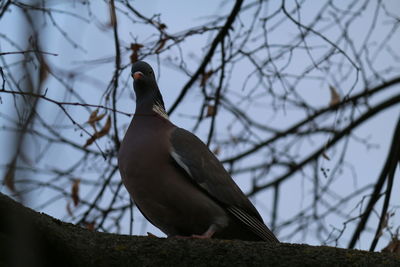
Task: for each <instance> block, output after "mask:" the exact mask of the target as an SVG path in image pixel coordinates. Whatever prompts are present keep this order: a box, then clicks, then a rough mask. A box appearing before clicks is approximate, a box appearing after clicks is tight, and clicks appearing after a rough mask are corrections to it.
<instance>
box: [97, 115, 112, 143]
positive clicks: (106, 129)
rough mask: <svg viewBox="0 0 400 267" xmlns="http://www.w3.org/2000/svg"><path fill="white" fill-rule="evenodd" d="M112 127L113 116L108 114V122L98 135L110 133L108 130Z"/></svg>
mask: <svg viewBox="0 0 400 267" xmlns="http://www.w3.org/2000/svg"><path fill="white" fill-rule="evenodd" d="M110 129H111V116H108V117H107V121H106V124H104V127H103V129H101V130H100V132H99V137H98V138H100V137H103V136H105V135H106V134H108V132H109V131H110Z"/></svg>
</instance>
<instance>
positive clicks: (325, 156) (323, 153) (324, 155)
mask: <svg viewBox="0 0 400 267" xmlns="http://www.w3.org/2000/svg"><path fill="white" fill-rule="evenodd" d="M321 155H322V157H323V158H324V159H326V160H331V158H330V157H328V155H327V154H326V153H325V152H322V154H321Z"/></svg>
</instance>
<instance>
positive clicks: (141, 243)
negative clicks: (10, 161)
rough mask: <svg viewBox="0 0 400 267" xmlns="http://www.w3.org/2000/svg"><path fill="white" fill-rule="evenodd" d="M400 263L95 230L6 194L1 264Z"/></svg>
mask: <svg viewBox="0 0 400 267" xmlns="http://www.w3.org/2000/svg"><path fill="white" fill-rule="evenodd" d="M189 265H192V266H400V257H398V256H396V255H393V254H386V253H378V252H367V251H359V250H347V249H339V248H333V247H324V246H320V247H314V246H308V245H299V244H279V245H270V244H266V243H263V242H243V241H228V240H177V239H162V238H160V239H159V238H154V237H140V236H126V235H116V234H107V233H99V232H91V231H88V230H86V229H83V228H81V227H78V226H75V225H73V224H69V223H64V222H61V221H59V220H57V219H54V218H52V217H50V216H48V215H45V214H41V213H38V212H35V211H33V210H31V209H28V208H26V207H24V206H22V205H21V204H19V203H17V202H15V201H13V200H12V199H10V198H9V197H7V196H5V195H2V194H0V266H189Z"/></svg>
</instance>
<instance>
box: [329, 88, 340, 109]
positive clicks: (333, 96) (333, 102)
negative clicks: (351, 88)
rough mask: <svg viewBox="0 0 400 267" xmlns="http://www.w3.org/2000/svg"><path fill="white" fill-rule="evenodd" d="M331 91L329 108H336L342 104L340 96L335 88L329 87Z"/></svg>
mask: <svg viewBox="0 0 400 267" xmlns="http://www.w3.org/2000/svg"><path fill="white" fill-rule="evenodd" d="M329 90H330V91H331V102H329V106H331V107H332V106H334V105H336V104H338V103H340V95H339V93H338V92H337V90H336V88H335V87H333V86H331V85H330V86H329Z"/></svg>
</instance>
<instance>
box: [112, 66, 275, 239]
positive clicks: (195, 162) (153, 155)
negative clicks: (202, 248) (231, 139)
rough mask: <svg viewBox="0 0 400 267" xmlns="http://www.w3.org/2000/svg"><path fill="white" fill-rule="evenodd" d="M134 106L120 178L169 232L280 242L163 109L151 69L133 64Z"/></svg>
mask: <svg viewBox="0 0 400 267" xmlns="http://www.w3.org/2000/svg"><path fill="white" fill-rule="evenodd" d="M132 77H133V79H134V83H133V86H134V90H135V94H136V111H135V115H134V117H133V119H132V122H131V124H130V126H129V128H128V131H127V132H126V135H125V137H124V140H123V141H122V143H121V148H120V150H119V154H118V165H119V170H120V173H121V177H122V181H123V183H124V185H125V187H126V189H127V190H128V192H129V194H130V195H131V197H132V199H133V200H134V202H135V204H136V205H137V207H138V208H139V209H140V211H141V212H142V213H143V215H144V216H145V217H146V218H147V219H148V220H149V221H150V222H151V223H152V224H153V225H155V226H156V227H158V228H159V229H160V230H161V231H163V232H164V233H165V234H166V235H167V236H168V237H188V238H211V237H213V238H221V239H240V240H248V241H268V242H274V243H277V242H279V241H278V239H277V238H276V237H275V235H274V234H273V233H272V232H271V231H270V230H269V229H268V227H267V226H266V225H265V224H264V222H263V220H262V218H261V216H260V214H259V213H258V211H257V210H256V208H255V207H254V206H253V204H251V202H250V201H249V199H248V198H247V197H246V196H245V195H244V193H243V192H242V191H241V190H240V188H239V187H238V186H237V185H236V184H235V182H234V181H233V180H232V178H231V177H230V175H229V174H228V172H227V171H226V170H225V169H224V167H223V165H222V164H221V162H220V161H219V160H218V159H217V158H216V157H215V156H214V154H213V153H212V152H211V151H210V150H209V149H208V148H207V146H206V145H205V144H204V143H203V142H202V141H201V140H200V139H199V138H197V137H196V136H195V135H193V134H192V133H190V132H188V131H186V130H184V129H182V128H179V127H177V126H175V125H174V124H173V123H172V122H171V121H170V120H169V119H168V115H167V113H166V111H165V107H164V101H163V98H162V96H161V93H160V90H159V89H158V86H157V83H156V79H155V75H154V72H153V69H152V68H151V66H150V65H149V64H147V63H146V62H143V61H137V62H135V63H134V64H133V65H132Z"/></svg>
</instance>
